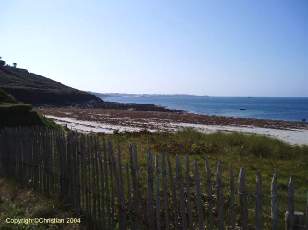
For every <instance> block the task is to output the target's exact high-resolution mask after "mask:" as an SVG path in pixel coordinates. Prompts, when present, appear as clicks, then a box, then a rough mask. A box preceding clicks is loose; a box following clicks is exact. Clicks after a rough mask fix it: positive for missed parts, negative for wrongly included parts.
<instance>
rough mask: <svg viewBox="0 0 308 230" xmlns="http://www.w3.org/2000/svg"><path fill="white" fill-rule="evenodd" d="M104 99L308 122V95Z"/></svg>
mask: <svg viewBox="0 0 308 230" xmlns="http://www.w3.org/2000/svg"><path fill="white" fill-rule="evenodd" d="M101 98H102V99H103V100H105V101H110V102H121V103H137V104H155V105H160V106H164V107H166V108H169V109H177V110H185V111H188V112H192V113H197V114H206V115H216V116H227V117H239V118H257V119H269V120H284V121H306V122H307V121H308V97H209V96H191V95H109V96H103V97H101Z"/></svg>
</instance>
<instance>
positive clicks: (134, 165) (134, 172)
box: [130, 145, 140, 230]
mask: <svg viewBox="0 0 308 230" xmlns="http://www.w3.org/2000/svg"><path fill="white" fill-rule="evenodd" d="M130 163H131V177H132V188H133V202H132V207H133V210H134V211H133V216H134V217H133V221H132V229H136V230H137V229H140V203H139V199H140V193H139V178H138V177H139V167H138V160H137V151H136V146H135V145H131V146H130Z"/></svg>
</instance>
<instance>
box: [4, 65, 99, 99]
mask: <svg viewBox="0 0 308 230" xmlns="http://www.w3.org/2000/svg"><path fill="white" fill-rule="evenodd" d="M0 87H1V88H2V89H4V90H5V91H6V92H8V93H10V94H11V95H13V96H14V97H15V98H16V99H17V100H18V101H21V102H23V103H29V104H33V105H45V104H48V105H75V104H81V105H83V104H89V105H90V104H96V103H101V102H102V100H100V99H99V98H98V97H96V96H94V95H92V94H89V93H87V92H83V91H80V90H77V89H74V88H71V87H68V86H66V85H63V84H62V83H60V82H56V81H53V80H51V79H49V78H46V77H43V76H40V75H36V74H33V73H29V72H28V71H27V70H25V69H18V68H13V67H10V66H1V65H0Z"/></svg>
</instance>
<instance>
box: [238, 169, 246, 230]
mask: <svg viewBox="0 0 308 230" xmlns="http://www.w3.org/2000/svg"><path fill="white" fill-rule="evenodd" d="M239 200H240V218H241V229H242V230H247V229H248V209H247V191H246V176H245V170H244V168H241V170H240V175H239Z"/></svg>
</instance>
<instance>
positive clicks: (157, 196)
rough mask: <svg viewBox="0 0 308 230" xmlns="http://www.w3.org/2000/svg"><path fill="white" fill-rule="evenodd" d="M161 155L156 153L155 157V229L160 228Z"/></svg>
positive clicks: (158, 229)
mask: <svg viewBox="0 0 308 230" xmlns="http://www.w3.org/2000/svg"><path fill="white" fill-rule="evenodd" d="M160 162H161V155H160V154H158V155H156V157H155V170H156V171H155V176H156V177H155V178H156V180H155V186H156V193H155V201H156V204H155V211H156V213H155V219H156V229H157V230H160V229H161V220H160V218H161V215H160V174H161V165H160Z"/></svg>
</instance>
